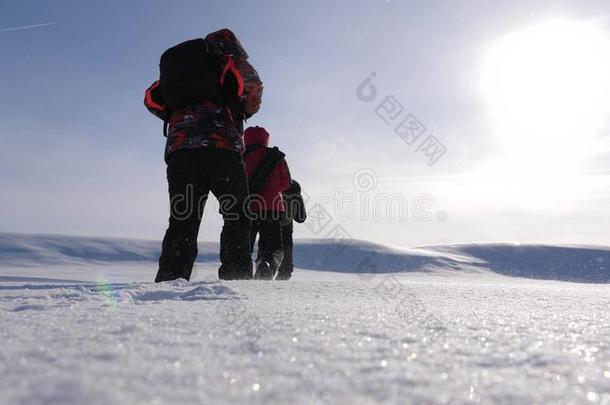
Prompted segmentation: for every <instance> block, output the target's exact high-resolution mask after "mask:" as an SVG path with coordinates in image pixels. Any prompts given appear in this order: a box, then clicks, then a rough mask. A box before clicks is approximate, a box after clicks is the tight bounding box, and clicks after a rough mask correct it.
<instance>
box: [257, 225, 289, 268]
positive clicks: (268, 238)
mask: <svg viewBox="0 0 610 405" xmlns="http://www.w3.org/2000/svg"><path fill="white" fill-rule="evenodd" d="M258 251H259V254H258V257H259V262H260V263H262V262H267V263H269V265H270V271H271V276H270V277H265V275H262V277H261V278H273V276H274V275H275V273H276V272H277V270H278V268H279V266H280V264H281V263H282V259H283V257H284V250H283V247H282V224H281V222H280V220H279V219H264V220H261V228H260V231H259V240H258Z"/></svg>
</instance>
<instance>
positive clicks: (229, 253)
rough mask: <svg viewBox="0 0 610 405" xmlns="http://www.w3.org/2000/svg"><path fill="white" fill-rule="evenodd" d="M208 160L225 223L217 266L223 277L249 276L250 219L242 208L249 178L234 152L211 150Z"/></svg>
mask: <svg viewBox="0 0 610 405" xmlns="http://www.w3.org/2000/svg"><path fill="white" fill-rule="evenodd" d="M214 155H215V158H214V159H210V161H209V165H208V166H211V168H210V170H212V173H213V175H212V177H211V189H212V192H213V193H214V195H215V196H216V198H217V199H218V202H219V204H220V213H221V214H222V217H223V220H224V225H223V227H222V232H221V234H220V263H221V266H220V269H218V277H219V278H220V279H223V280H235V279H246V280H247V279H251V278H252V257H251V253H250V243H251V241H250V218H249V217H248V215H247V213H246V211H245V209H244V207H245V204H246V200H247V198H248V178H247V176H246V171H245V169H244V164H243V161H242V157H241V155H240V154H239V153H237V152H231V151H226V150H221V149H216V150H214Z"/></svg>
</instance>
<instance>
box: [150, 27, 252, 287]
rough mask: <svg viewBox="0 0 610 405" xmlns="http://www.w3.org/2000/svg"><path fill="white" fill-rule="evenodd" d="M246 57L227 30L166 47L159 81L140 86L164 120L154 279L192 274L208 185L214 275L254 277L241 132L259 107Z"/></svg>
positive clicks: (166, 278) (227, 277) (151, 105)
mask: <svg viewBox="0 0 610 405" xmlns="http://www.w3.org/2000/svg"><path fill="white" fill-rule="evenodd" d="M247 59H248V54H247V53H246V51H245V50H244V49H243V47H242V46H241V44H240V42H239V40H238V39H237V38H236V37H235V35H234V34H233V33H232V32H231V31H230V30H228V29H223V30H220V31H217V32H213V33H211V34H209V35H208V36H207V37H206V38H205V39H201V38H200V39H195V40H191V41H186V42H184V43H182V44H179V45H177V46H175V47H173V48H170V49H168V50H167V51H166V52H165V53H164V54H163V56H162V57H161V63H160V70H161V75H160V79H159V80H158V81H156V82H154V83H153V84H152V86H150V88H148V90H146V95H145V105H146V107H147V108H148V109H149V110H150V112H152V113H153V114H154V115H156V116H157V117H159V118H161V119H163V120H164V133H165V134H166V136H167V143H166V147H165V161H166V163H167V181H168V184H169V196H170V218H169V227H168V229H167V231H166V233H165V237H164V239H163V245H162V252H161V257H160V258H159V271H158V273H157V277H156V279H155V281H157V282H159V281H166V280H174V279H177V278H185V279H187V280H188V279H189V278H190V276H191V271H192V268H193V263H194V261H195V259H196V257H197V236H198V233H199V226H200V223H201V218H202V215H203V208H204V206H205V202H206V200H207V197H208V194H209V192H210V191H212V193H214V195H215V196H216V197H217V198H218V200H219V203H220V211H221V214H222V216H223V219H224V226H223V229H222V233H221V236H220V261H221V266H220V269H219V270H218V277H219V278H221V279H225V280H232V279H250V278H252V261H251V255H250V219H249V218H248V216H247V214H246V212H245V210H244V207H245V204H246V203H245V202H246V200H247V197H248V185H247V177H246V172H245V168H244V164H243V159H242V153H243V152H244V144H243V136H242V131H243V121H244V120H245V119H246V118H249V117H250V116H251V115H252V114H254V113H256V112H257V111H258V109H259V107H260V104H261V95H262V90H263V86H262V83H261V81H260V79H259V77H258V73H257V72H256V70H255V69H254V68H253V67H252V66H251V65H250V64H249V63H248V61H247Z"/></svg>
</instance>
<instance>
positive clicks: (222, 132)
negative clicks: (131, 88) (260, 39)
mask: <svg viewBox="0 0 610 405" xmlns="http://www.w3.org/2000/svg"><path fill="white" fill-rule="evenodd" d="M206 40H211V41H214V42H215V43H216V44H217V45H218V47H219V48H220V49H221V50H222V52H223V55H224V57H225V61H226V63H225V65H224V67H223V71H222V75H221V81H222V80H224V79H225V77H226V75H227V74H231V75H233V76H234V78H235V80H236V81H237V83H238V96H240V97H241V98H242V100H243V104H242V105H243V112H244V114H245V116H246V117H250V116H252V115H253V114H255V113H256V112H257V111H258V110H259V108H260V105H261V97H262V93H263V84H262V82H261V80H260V78H259V76H258V73H257V72H256V70H255V69H254V68H253V67H252V65H250V63H249V62H248V54H247V53H246V51H245V50H244V48H243V47H242V46H241V44H240V42H239V40H238V39H237V37H236V36H235V34H233V32H231V31H230V30H228V29H226V28H225V29H222V30H220V31H216V32H213V33H211V34H209V35H208V36H207V37H206ZM221 84H222V83H221ZM144 104H145V105H146V108H148V110H149V111H150V112H151V113H152V114H154V115H155V116H157V117H159V118H161V119H162V120H164V121H166V122H167V142H166V146H165V159H166V160H167V158H168V157H169V155H170V154H171V153H173V152H175V151H177V150H180V149H192V148H203V147H213V148H221V149H229V150H233V151H236V152H242V153H243V151H244V143H243V136H242V135H243V134H242V132H241V130H240V128H241V125H242V122H241V117H237V116H236V114H234V113H233V112H232V111H231V109H230V107H228V106H226V105H219V104H215V103H213V102H201V103H198V104H194V105H190V106H188V107H185V108H180V109H177V110H173V111H170V109H169V108H168V106H167V105H166V104H165V103H164V101H163V97H162V96H161V89H160V87H159V81H156V82H154V83H153V84H152V85H151V86H150V87H149V88H148V89H147V90H146V93H145V96H144ZM235 120H239V121H240V122H237V123H236V122H235Z"/></svg>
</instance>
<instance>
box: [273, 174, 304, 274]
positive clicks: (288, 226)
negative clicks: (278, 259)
mask: <svg viewBox="0 0 610 405" xmlns="http://www.w3.org/2000/svg"><path fill="white" fill-rule="evenodd" d="M282 196H283V198H284V208H285V211H284V213H283V215H282V220H281V223H282V244H283V247H284V259H283V260H282V264H281V265H280V268H279V269H278V272H277V276H276V278H275V279H276V280H290V278H291V277H292V272H293V270H294V263H293V260H292V251H293V241H292V233H293V221H296V222H298V223H303V222H305V220H306V219H307V213H306V211H305V202H304V201H303V196H302V194H301V185H300V184H299V183H298V182H297V181H296V180H294V179H293V180H292V183H291V184H290V187H289V188H288V189H287V190H286V191H284V192H283V193H282Z"/></svg>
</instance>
